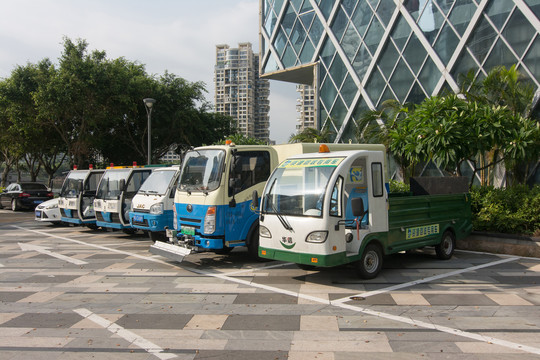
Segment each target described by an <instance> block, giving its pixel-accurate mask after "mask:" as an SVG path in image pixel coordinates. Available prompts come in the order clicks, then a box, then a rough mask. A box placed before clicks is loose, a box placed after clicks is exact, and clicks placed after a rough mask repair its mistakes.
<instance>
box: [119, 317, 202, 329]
mask: <svg viewBox="0 0 540 360" xmlns="http://www.w3.org/2000/svg"><path fill="white" fill-rule="evenodd" d="M191 317H192V315H184V314H164V315H162V314H129V315H124V316H122V317H121V318H120V319H118V320H117V321H116V324H117V325H119V326H122V327H123V328H126V329H183V328H184V326H185V325H186V324H187V323H188V322H189V320H191Z"/></svg>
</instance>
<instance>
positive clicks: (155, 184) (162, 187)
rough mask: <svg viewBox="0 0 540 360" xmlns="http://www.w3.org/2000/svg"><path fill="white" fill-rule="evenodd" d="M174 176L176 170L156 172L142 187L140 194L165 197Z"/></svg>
mask: <svg viewBox="0 0 540 360" xmlns="http://www.w3.org/2000/svg"><path fill="white" fill-rule="evenodd" d="M174 174H176V171H175V170H163V171H160V170H154V172H153V173H151V174H150V176H149V177H148V179H146V180H145V181H144V183H143V184H142V185H141V188H140V189H139V192H140V193H142V194H153V195H154V194H156V195H165V194H166V193H167V189H168V188H169V185H170V184H171V180H172V178H173V177H174Z"/></svg>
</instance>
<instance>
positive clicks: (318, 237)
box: [306, 231, 328, 244]
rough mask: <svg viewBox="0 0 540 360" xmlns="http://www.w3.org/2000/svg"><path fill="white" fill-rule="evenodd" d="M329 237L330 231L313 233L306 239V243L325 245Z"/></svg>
mask: <svg viewBox="0 0 540 360" xmlns="http://www.w3.org/2000/svg"><path fill="white" fill-rule="evenodd" d="M327 237H328V231H313V232H311V233H309V235H308V236H307V237H306V242H310V243H318V244H320V243H323V242H325V241H326V238H327Z"/></svg>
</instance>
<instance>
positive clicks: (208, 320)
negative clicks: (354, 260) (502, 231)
mask: <svg viewBox="0 0 540 360" xmlns="http://www.w3.org/2000/svg"><path fill="white" fill-rule="evenodd" d="M10 213H11V212H10V211H6V210H0V218H3V220H4V221H1V222H0V359H9V360H11V359H41V358H43V359H75V358H76V359H81V358H85V359H86V358H88V359H90V358H100V359H109V358H111V359H112V358H114V359H122V358H128V357H129V359H156V358H158V359H190V360H192V359H197V360H199V359H235V360H236V359H256V360H266V359H269V360H270V359H271V360H278V359H279V360H280V359H292V360H299V359H323V360H326V359H335V360H345V359H359V358H362V359H418V358H422V359H443V358H444V359H445V358H459V359H503V358H504V359H534V358H540V285H539V283H540V282H539V281H540V259H530V258H519V257H513V256H500V255H491V254H480V253H472V252H463V251H458V252H457V253H456V256H455V257H454V258H453V259H451V260H449V261H440V260H437V259H436V258H435V256H434V254H433V252H431V251H429V250H426V251H425V252H424V251H417V252H414V253H410V254H398V255H396V256H391V257H389V258H387V259H385V267H384V269H383V271H382V273H381V275H380V276H379V277H377V278H376V279H373V280H370V281H365V280H360V279H358V278H356V277H355V276H354V275H353V273H352V272H351V271H350V269H349V268H347V267H342V268H336V269H327V270H323V271H304V270H300V269H299V268H297V267H296V266H295V265H293V264H286V263H282V262H253V261H250V260H249V259H248V257H247V256H246V255H247V254H246V253H244V252H242V251H236V250H235V251H233V252H232V253H231V254H229V255H227V256H220V255H215V254H195V255H190V256H188V257H186V260H185V261H184V262H183V263H181V264H179V263H173V262H169V261H167V260H166V259H164V258H162V257H160V256H156V255H152V254H150V253H149V252H148V247H149V246H150V244H151V242H150V241H149V240H148V239H147V238H145V237H143V236H128V235H124V234H123V233H121V232H114V233H112V232H102V231H92V230H89V229H85V228H79V227H52V226H48V225H45V224H40V223H36V222H34V221H20V220H17V222H9V221H5V219H6V218H5V216H9V215H10ZM30 215H31V214H30ZM18 216H20V214H18ZM29 218H31V217H29ZM23 220H24V219H23Z"/></svg>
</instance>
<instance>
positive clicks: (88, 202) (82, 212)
mask: <svg viewBox="0 0 540 360" xmlns="http://www.w3.org/2000/svg"><path fill="white" fill-rule="evenodd" d="M102 175H103V171H100V172H90V174H88V176H87V177H86V179H85V180H84V184H83V191H81V193H80V194H79V196H80V200H79V209H77V210H78V211H79V217H80V219H81V220H85V219H92V218H94V217H95V213H94V198H95V197H96V191H97V187H98V184H99V180H101V176H102Z"/></svg>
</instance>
